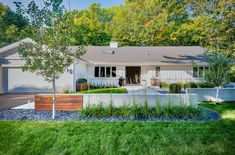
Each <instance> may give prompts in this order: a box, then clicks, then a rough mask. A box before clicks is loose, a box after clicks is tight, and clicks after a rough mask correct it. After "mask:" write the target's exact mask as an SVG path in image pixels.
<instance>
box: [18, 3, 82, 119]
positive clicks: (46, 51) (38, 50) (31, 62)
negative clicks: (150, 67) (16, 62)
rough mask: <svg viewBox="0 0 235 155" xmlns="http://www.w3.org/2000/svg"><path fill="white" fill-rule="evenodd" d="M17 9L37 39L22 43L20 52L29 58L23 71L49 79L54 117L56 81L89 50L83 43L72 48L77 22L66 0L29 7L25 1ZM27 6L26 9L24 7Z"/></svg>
mask: <svg viewBox="0 0 235 155" xmlns="http://www.w3.org/2000/svg"><path fill="white" fill-rule="evenodd" d="M15 4H16V6H17V11H18V12H19V13H21V15H22V16H25V17H28V18H29V19H28V20H29V21H30V27H31V34H32V36H33V39H34V41H32V43H30V44H26V43H22V44H21V46H20V48H19V54H20V56H22V57H23V59H24V60H25V63H24V65H23V67H22V69H23V71H30V72H34V73H36V74H39V75H41V76H43V77H44V78H45V80H46V81H48V82H50V83H52V88H53V93H52V94H53V97H52V98H53V99H52V100H53V108H52V118H53V119H54V118H55V112H56V94H55V91H56V87H55V86H56V83H55V80H56V79H58V78H59V77H60V76H61V75H62V74H63V73H64V71H65V70H66V68H68V67H69V66H70V65H71V64H72V63H73V61H74V60H75V59H76V58H79V57H80V56H81V55H82V54H83V53H84V52H85V50H84V49H83V48H82V47H81V46H79V47H77V48H73V49H71V48H69V45H70V38H71V33H70V30H71V29H73V24H71V23H70V22H69V21H71V20H72V19H70V18H69V16H64V6H63V5H62V0H44V1H43V6H42V7H39V6H37V5H36V3H35V1H31V2H30V3H29V5H28V7H26V8H25V7H23V5H22V3H21V2H16V3H15ZM24 8H25V9H24Z"/></svg>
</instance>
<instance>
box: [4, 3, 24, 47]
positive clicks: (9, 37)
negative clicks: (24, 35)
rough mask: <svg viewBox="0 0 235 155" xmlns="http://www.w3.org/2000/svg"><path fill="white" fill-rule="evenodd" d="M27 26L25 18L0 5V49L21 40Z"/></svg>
mask: <svg viewBox="0 0 235 155" xmlns="http://www.w3.org/2000/svg"><path fill="white" fill-rule="evenodd" d="M27 25H28V20H27V19H26V18H24V17H23V16H22V15H20V14H18V13H16V12H14V11H12V10H10V8H8V7H7V6H4V5H3V4H2V3H0V47H1V46H5V45H7V44H9V43H12V42H14V41H17V40H19V39H21V37H20V36H21V35H20V34H21V32H22V31H23V30H24V29H25V28H26V26H27Z"/></svg>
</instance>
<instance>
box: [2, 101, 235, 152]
mask: <svg viewBox="0 0 235 155" xmlns="http://www.w3.org/2000/svg"><path fill="white" fill-rule="evenodd" d="M202 105H203V106H206V107H208V108H211V109H214V110H216V111H218V112H220V113H221V115H222V120H220V121H215V122H10V121H1V122H0V154H4V155H5V154H134V155H136V154H226V155H228V154H234V152H235V103H224V104H220V105H215V104H208V103H203V104H202Z"/></svg>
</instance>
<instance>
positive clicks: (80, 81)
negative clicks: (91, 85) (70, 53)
mask: <svg viewBox="0 0 235 155" xmlns="http://www.w3.org/2000/svg"><path fill="white" fill-rule="evenodd" d="M76 83H79V84H83V83H87V79H78V80H77V81H76Z"/></svg>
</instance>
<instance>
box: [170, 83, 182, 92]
mask: <svg viewBox="0 0 235 155" xmlns="http://www.w3.org/2000/svg"><path fill="white" fill-rule="evenodd" d="M169 91H170V93H173V94H178V93H180V92H181V85H180V84H179V83H171V84H170V88H169Z"/></svg>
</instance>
